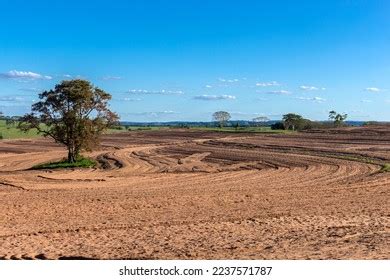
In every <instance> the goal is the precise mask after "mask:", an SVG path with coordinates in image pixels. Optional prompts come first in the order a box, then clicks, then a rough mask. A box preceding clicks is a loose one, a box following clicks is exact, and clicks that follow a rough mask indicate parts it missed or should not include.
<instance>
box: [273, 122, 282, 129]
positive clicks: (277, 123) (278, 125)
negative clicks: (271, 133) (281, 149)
mask: <svg viewBox="0 0 390 280" xmlns="http://www.w3.org/2000/svg"><path fill="white" fill-rule="evenodd" d="M271 129H272V130H281V129H285V127H284V123H282V122H276V123H274V124H272V125H271Z"/></svg>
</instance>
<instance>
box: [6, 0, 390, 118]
mask: <svg viewBox="0 0 390 280" xmlns="http://www.w3.org/2000/svg"><path fill="white" fill-rule="evenodd" d="M80 2H81V1H74V0H70V1H50V2H48V1H39V0H37V1H28V2H27V1H20V0H12V1H10V0H6V1H4V0H0V4H1V10H0V26H1V27H2V28H0V111H3V112H4V113H6V114H9V115H20V114H24V113H26V112H28V111H29V109H30V106H31V104H32V103H33V102H34V101H36V100H37V95H38V92H39V91H41V90H44V89H50V88H52V87H53V86H54V85H55V84H56V83H58V82H59V81H61V80H64V79H71V78H78V77H81V78H85V79H88V80H91V81H92V82H93V83H94V84H95V85H96V86H99V87H101V88H102V89H104V90H106V91H107V92H110V93H111V94H112V95H113V100H112V102H111V105H112V108H113V109H114V110H115V111H116V112H118V113H119V114H120V116H121V119H122V120H130V121H156V120H160V121H170V120H188V121H208V120H210V119H211V114H212V113H213V112H214V111H217V110H226V111H229V112H230V113H231V114H232V116H233V119H244V120H245V119H252V118H254V117H256V116H263V115H264V116H268V117H269V118H271V119H280V117H281V115H282V114H284V113H288V112H296V113H300V114H301V115H303V116H304V117H307V118H310V119H315V120H324V119H326V118H327V112H328V111H329V110H333V109H334V110H336V111H339V112H345V113H348V114H349V116H350V119H351V120H387V121H390V51H389V50H390V17H389V14H390V1H386V0H377V1H375V0H374V1H369V0H356V1H352V0H337V1H336V0H328V1H299V0H297V1H287V0H285V1H261V0H258V1H246V0H240V1H228V0H226V1H210V0H209V1H201V0H198V1H193V0H189V1H169V0H166V1H147V0H143V1H117V0H111V1H83V3H80Z"/></svg>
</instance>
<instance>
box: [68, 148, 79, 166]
mask: <svg viewBox="0 0 390 280" xmlns="http://www.w3.org/2000/svg"><path fill="white" fill-rule="evenodd" d="M76 159H77V153H76V151H75V149H74V148H73V147H68V162H69V163H75V162H76Z"/></svg>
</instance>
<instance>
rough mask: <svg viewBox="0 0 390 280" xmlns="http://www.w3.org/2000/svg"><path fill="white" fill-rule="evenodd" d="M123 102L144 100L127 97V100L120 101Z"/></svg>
mask: <svg viewBox="0 0 390 280" xmlns="http://www.w3.org/2000/svg"><path fill="white" fill-rule="evenodd" d="M120 100H121V101H130V102H136V101H141V100H142V99H141V98H129V97H125V98H122V99H120Z"/></svg>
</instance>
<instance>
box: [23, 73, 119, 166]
mask: <svg viewBox="0 0 390 280" xmlns="http://www.w3.org/2000/svg"><path fill="white" fill-rule="evenodd" d="M39 99H40V100H41V101H39V102H37V103H35V104H33V105H32V112H31V113H30V114H27V115H25V116H24V117H22V118H21V120H20V122H19V128H20V129H21V130H23V131H28V130H30V129H33V128H35V129H37V130H38V132H39V133H41V134H43V136H45V137H51V138H53V139H54V140H55V141H56V142H57V143H61V144H63V145H65V146H66V147H67V150H68V162H70V163H72V162H75V161H76V160H77V157H78V156H79V154H80V152H81V151H82V150H87V151H90V150H92V149H93V148H94V147H96V145H98V144H99V139H100V136H101V134H102V133H103V132H104V131H105V130H106V129H107V128H108V127H110V126H111V125H113V124H116V123H117V120H118V116H117V115H116V114H115V113H113V112H112V111H110V110H109V108H108V101H109V100H110V99H111V95H110V94H108V93H106V92H105V91H103V90H101V89H99V88H97V87H94V86H93V85H92V84H91V83H90V82H88V81H85V80H79V79H77V80H70V81H63V82H61V83H60V84H58V85H56V86H55V88H54V89H52V90H49V91H44V92H42V93H41V94H39ZM42 124H43V125H42Z"/></svg>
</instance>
